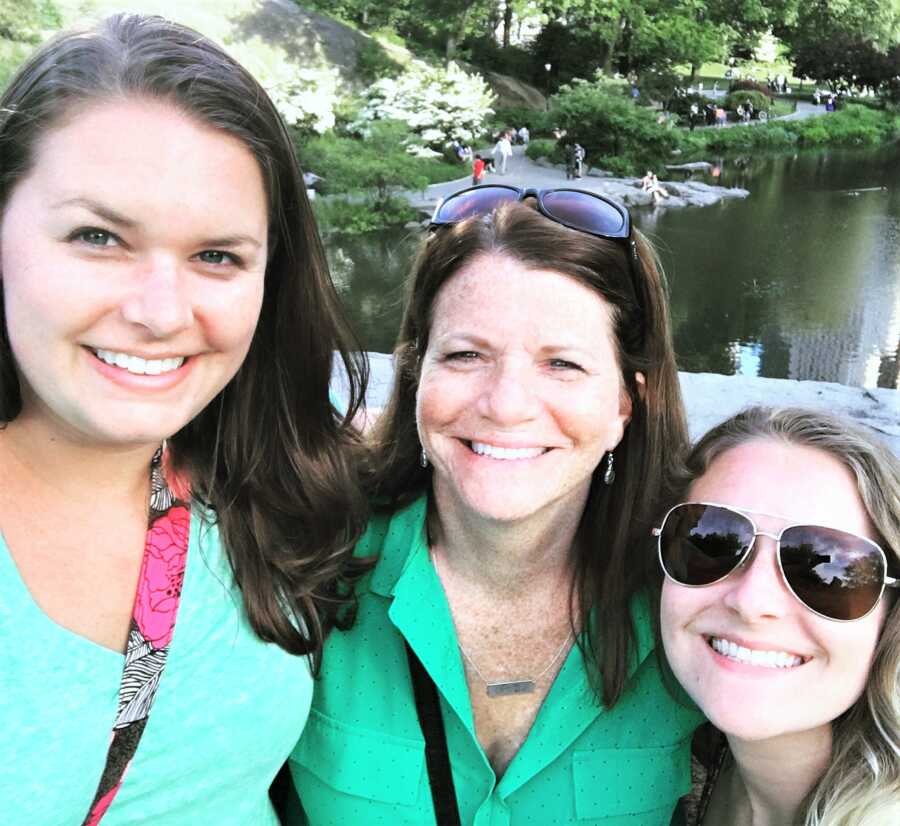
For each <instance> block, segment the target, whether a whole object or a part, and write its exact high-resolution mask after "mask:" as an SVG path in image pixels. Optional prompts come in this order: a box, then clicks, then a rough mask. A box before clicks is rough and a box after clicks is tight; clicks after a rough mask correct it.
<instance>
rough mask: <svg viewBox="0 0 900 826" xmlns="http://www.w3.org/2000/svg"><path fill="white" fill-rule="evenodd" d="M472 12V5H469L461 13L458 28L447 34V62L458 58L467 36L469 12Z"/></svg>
mask: <svg viewBox="0 0 900 826" xmlns="http://www.w3.org/2000/svg"><path fill="white" fill-rule="evenodd" d="M471 10H472V4H471V3H470V4H468V5H467V6H466V7H465V8H464V9H463V10H462V11H461V12H460V13H459V18H458V19H457V21H456V26H455V27H454V28H452V29H451V30H450V31H449V32H447V46H446V50H445V52H444V56H445V58H446V59H447V61H448V62H449V61H451V60H453V58H454V57H456V50H457V48H458V47H459V44H460V43H461V42H462V40H463V38H464V37H465V36H466V22H467V21H468V19H469V12H470V11H471Z"/></svg>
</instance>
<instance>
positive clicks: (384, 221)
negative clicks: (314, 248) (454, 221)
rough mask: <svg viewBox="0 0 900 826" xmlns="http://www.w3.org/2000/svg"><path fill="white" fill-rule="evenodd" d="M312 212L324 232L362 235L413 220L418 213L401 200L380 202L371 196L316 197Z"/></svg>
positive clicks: (392, 199)
mask: <svg viewBox="0 0 900 826" xmlns="http://www.w3.org/2000/svg"><path fill="white" fill-rule="evenodd" d="M313 212H315V214H316V221H317V222H318V224H319V229H320V230H321V231H322V233H323V234H324V235H329V234H331V233H335V232H338V233H344V234H346V235H362V234H363V233H366V232H373V231H375V230H380V229H388V228H389V227H393V226H397V225H399V224H405V223H407V222H408V221H414V220H416V219H417V218H418V217H419V214H418V213H417V212H416V211H415V210H414V209H413V208H412V207H411V206H410V205H409V204H408V203H407V202H406V201H404V200H402V199H399V198H388V199H387V200H386V201H383V202H381V203H375V202H374V201H372V200H371V199H365V200H363V201H349V200H347V199H346V198H342V197H334V198H316V200H315V201H313Z"/></svg>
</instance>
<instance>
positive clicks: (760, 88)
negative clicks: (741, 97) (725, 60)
mask: <svg viewBox="0 0 900 826" xmlns="http://www.w3.org/2000/svg"><path fill="white" fill-rule="evenodd" d="M730 91H731V92H742V91H745V92H759V93H760V94H762V95H765V96H766V97H767V98H771V97H773V95H772V91H771V90H770V89H769V87H768V86H766V84H765V83H760V82H759V81H758V80H750V79H749V78H744V79H742V80H736V81H734V83H732V84H731V89H730Z"/></svg>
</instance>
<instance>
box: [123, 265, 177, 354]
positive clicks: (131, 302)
mask: <svg viewBox="0 0 900 826" xmlns="http://www.w3.org/2000/svg"><path fill="white" fill-rule="evenodd" d="M122 315H123V317H124V318H125V320H126V321H128V322H129V323H131V324H137V325H139V326H141V327H144V328H145V329H146V330H148V331H149V332H150V334H151V335H152V336H153V337H154V338H167V337H170V336H173V335H175V334H176V333H178V332H180V331H181V330H184V329H185V328H186V327H188V326H189V325H190V324H191V323H192V322H193V320H194V311H193V304H192V302H191V299H190V297H189V295H188V291H187V285H186V283H185V276H184V274H183V273H181V272H180V271H179V267H178V264H177V262H176V261H175V260H173V259H172V258H169V257H167V256H154V257H153V258H151V259H149V260H147V261H146V262H143V264H142V266H140V268H139V269H138V271H137V273H136V275H135V282H134V285H133V288H132V290H131V291H130V293H129V295H128V297H127V298H126V299H125V301H124V303H123V304H122Z"/></svg>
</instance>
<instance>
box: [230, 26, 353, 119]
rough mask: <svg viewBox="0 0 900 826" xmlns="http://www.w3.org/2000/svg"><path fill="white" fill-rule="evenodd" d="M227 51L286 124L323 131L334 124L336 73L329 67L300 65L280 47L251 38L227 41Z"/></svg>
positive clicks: (336, 96) (338, 75)
mask: <svg viewBox="0 0 900 826" xmlns="http://www.w3.org/2000/svg"><path fill="white" fill-rule="evenodd" d="M228 49H229V51H230V52H231V54H232V55H233V56H234V57H235V58H236V59H237V60H238V61H239V62H240V63H242V64H243V65H244V66H246V67H247V69H248V70H249V71H250V73H251V74H252V75H253V76H254V77H255V78H256V79H257V80H258V81H259V84H260V86H262V87H263V89H265V90H266V92H267V93H268V95H269V97H270V98H272V102H273V103H274V104H275V108H276V109H278V112H279V113H280V114H281V117H282V118H284V121H285V123H287V124H288V126H293V127H297V128H299V129H303V130H305V131H309V132H314V133H315V134H317V135H323V134H324V133H325V132H327V131H328V130H329V129H332V128H333V127H334V121H335V114H334V108H335V105H336V103H337V101H338V93H339V90H340V73H339V72H338V70H337V69H335V68H332V67H327V66H324V65H321V66H304V67H303V68H300V67H298V66H296V65H295V64H294V63H293V62H292V61H290V60H287V59H286V58H285V55H284V54H283V53H282V52H281V50H277V49H272V48H271V47H268V46H264V45H261V44H260V43H258V42H257V39H256V38H254V39H253V40H252V41H244V42H241V43H231V44H229V45H228Z"/></svg>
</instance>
